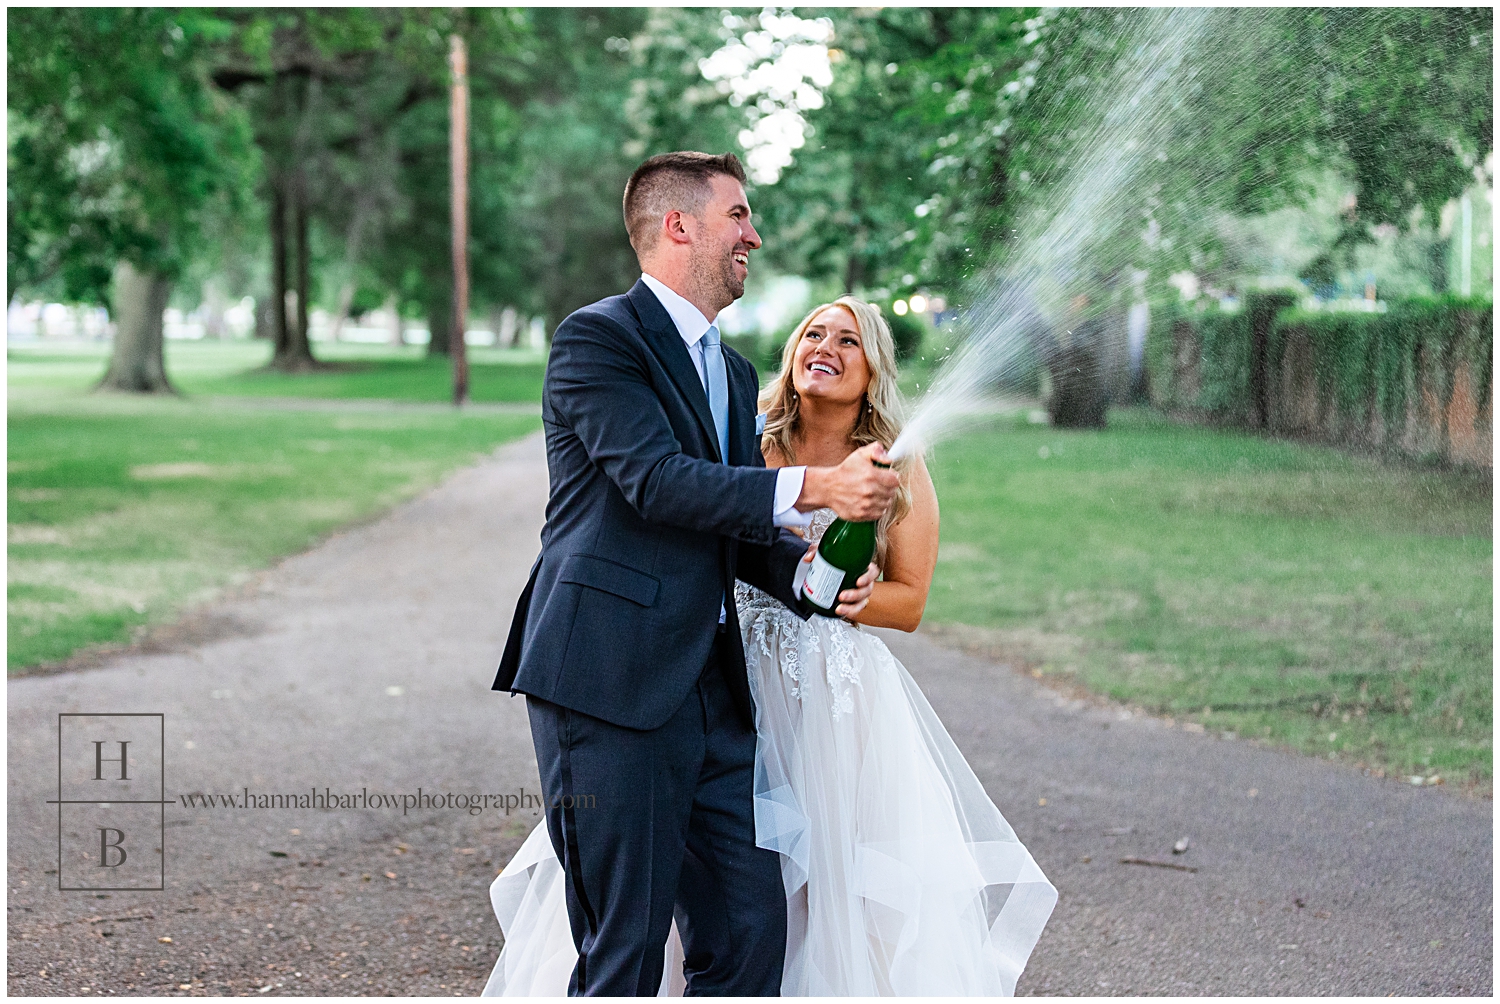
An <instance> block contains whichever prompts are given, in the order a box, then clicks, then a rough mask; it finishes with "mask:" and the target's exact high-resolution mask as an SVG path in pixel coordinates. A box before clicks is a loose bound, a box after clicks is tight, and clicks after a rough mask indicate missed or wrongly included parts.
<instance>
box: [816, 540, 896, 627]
mask: <svg viewBox="0 0 1500 1004" xmlns="http://www.w3.org/2000/svg"><path fill="white" fill-rule="evenodd" d="M817 553H818V545H817V544H812V545H810V546H809V547H808V549H807V553H806V554H804V555H803V556H802V563H803V564H809V563H811V561H812V560H813V555H815V554H817ZM879 577H880V569H879V568H876V567H875V563H874V562H873V561H872V562H870V567H869V568H867V569H865V574H863V575H861V576H860V577H859V578H858V579H855V580H854V588H853V589H845V590H844V591H843V592H841V593H839V604H838V606H836V607H834V608H833V612H834V613H836V614H838V615H839V616H840V617H842V618H844V620H846V621H850V622H851V623H852V622H853V620H854V618H856V617H858V616H859V613H860V611H861V610H863V609H864V608H865V605H866V604H868V603H869V602H870V594H871V593H873V592H874V591H875V580H876V579H877V578H879Z"/></svg>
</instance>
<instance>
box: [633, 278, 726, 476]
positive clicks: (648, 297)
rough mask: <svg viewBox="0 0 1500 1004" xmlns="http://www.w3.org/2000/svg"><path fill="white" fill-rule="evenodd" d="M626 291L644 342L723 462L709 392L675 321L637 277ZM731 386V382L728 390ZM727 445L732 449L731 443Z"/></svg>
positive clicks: (711, 449) (715, 454)
mask: <svg viewBox="0 0 1500 1004" xmlns="http://www.w3.org/2000/svg"><path fill="white" fill-rule="evenodd" d="M627 295H628V296H629V298H630V302H631V304H632V305H633V306H634V307H635V313H636V316H637V317H639V318H640V320H641V333H642V334H643V335H644V336H645V340H646V344H647V345H648V346H650V348H651V351H652V352H653V353H655V354H656V358H657V359H659V360H661V364H662V367H663V368H664V369H665V370H666V371H667V375H668V376H670V377H671V378H672V382H673V383H675V384H676V385H677V389H678V390H679V391H681V392H682V396H683V397H684V398H685V399H686V400H687V403H688V407H690V408H691V409H692V411H693V415H694V416H696V417H697V419H698V424H699V425H700V426H701V427H702V428H703V434H704V438H705V439H706V440H707V442H708V448H709V451H710V454H711V458H710V459H713V460H718V461H720V462H722V461H723V458H722V457H720V456H719V434H718V431H717V430H716V429H715V428H714V416H713V412H712V411H710V410H709V407H708V394H707V393H706V392H705V391H704V390H703V381H702V380H700V379H699V378H698V368H697V367H696V366H694V365H693V359H692V357H691V356H689V355H688V349H687V345H685V344H684V343H683V341H682V335H681V334H679V333H678V331H677V325H676V324H673V323H672V316H671V315H670V314H668V313H667V308H665V307H663V306H662V305H661V301H660V300H658V299H657V298H656V294H655V293H653V292H651V287H650V286H647V285H646V284H645V283H644V282H641V281H640V280H636V284H635V285H634V286H632V287H631V289H630V292H629V293H628V294H627ZM732 388H733V384H732V382H731V392H732ZM732 413H733V409H732V408H731V414H732ZM732 424H733V423H731V425H732ZM730 449H731V451H732V450H733V445H732V444H731V447H730Z"/></svg>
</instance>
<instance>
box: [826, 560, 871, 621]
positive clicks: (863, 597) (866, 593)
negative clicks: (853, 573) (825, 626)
mask: <svg viewBox="0 0 1500 1004" xmlns="http://www.w3.org/2000/svg"><path fill="white" fill-rule="evenodd" d="M879 577H880V569H878V568H876V567H875V563H874V562H873V561H872V562H870V567H869V568H867V569H865V574H863V575H861V576H860V577H859V578H858V579H855V580H854V588H853V589H845V590H844V591H843V592H842V593H839V605H838V606H836V607H834V608H833V612H834V613H836V614H838V615H839V616H840V617H842V618H844V620H846V621H849V622H850V623H851V624H852V623H853V622H854V618H856V617H858V616H859V614H860V611H862V610H864V608H865V606H866V604H868V603H869V602H870V594H871V593H873V592H874V591H875V580H876V579H877V578H879Z"/></svg>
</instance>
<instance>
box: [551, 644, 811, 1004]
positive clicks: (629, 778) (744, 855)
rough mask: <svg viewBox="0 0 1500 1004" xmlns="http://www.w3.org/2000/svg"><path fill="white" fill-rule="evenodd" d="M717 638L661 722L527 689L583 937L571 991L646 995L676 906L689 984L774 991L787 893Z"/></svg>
mask: <svg viewBox="0 0 1500 1004" xmlns="http://www.w3.org/2000/svg"><path fill="white" fill-rule="evenodd" d="M725 638H726V636H725V635H724V634H723V633H722V632H721V634H720V635H719V638H718V640H717V641H716V642H715V644H714V647H713V650H712V653H711V654H710V657H709V660H708V665H707V666H706V667H705V669H704V672H703V674H702V675H701V676H700V677H699V680H698V683H697V684H696V686H694V688H693V689H692V690H691V691H690V692H689V694H688V696H687V699H686V700H684V701H683V703H682V705H681V706H680V707H679V708H678V709H677V711H676V712H675V713H674V714H673V715H672V717H671V718H670V719H668V720H667V722H666V724H664V725H662V726H660V727H659V728H655V729H647V730H636V729H627V728H624V727H622V726H618V725H612V724H610V723H608V722H605V721H603V720H602V719H599V718H594V717H592V716H589V715H585V714H583V713H581V712H577V711H571V710H569V709H567V708H563V707H560V706H558V705H556V704H552V703H549V702H547V701H543V700H540V699H539V698H536V697H527V699H526V702H527V710H528V712H529V713H530V716H531V736H532V742H533V744H534V745H535V747H536V758H537V764H538V767H539V768H540V771H541V778H542V790H543V793H544V794H545V795H546V798H547V806H548V808H547V831H548V834H549V836H550V837H551V838H552V845H553V847H554V848H555V849H556V851H557V856H558V860H560V861H561V862H562V864H563V869H564V871H565V873H566V876H567V901H568V917H569V920H570V922H571V925H572V928H573V942H574V944H575V945H576V946H577V948H578V964H577V966H576V967H575V968H574V970H573V978H572V981H571V983H570V984H569V988H568V992H569V994H570V995H571V996H646V997H649V996H653V995H655V994H656V991H657V988H658V986H659V985H660V983H661V977H662V967H663V964H664V957H665V950H666V941H667V938H668V936H669V934H670V933H671V926H672V920H673V917H674V915H675V917H676V919H677V929H678V933H679V934H680V935H681V936H682V940H683V952H684V956H685V962H684V970H685V973H686V976H687V980H688V989H687V992H688V994H689V995H716V996H717V995H725V996H729V995H732V996H771V997H774V996H778V995H779V994H780V987H781V967H782V961H783V957H784V956H785V953H786V894H785V892H784V890H783V887H782V882H781V867H780V863H779V861H778V859H777V855H776V853H775V852H773V851H768V850H763V849H761V848H758V847H756V846H755V819H754V810H753V799H752V794H751V792H752V785H753V777H754V769H755V732H754V731H753V730H751V729H749V728H747V727H746V726H745V724H744V722H743V721H742V719H741V717H740V715H739V713H738V712H737V710H736V707H735V704H734V701H733V699H732V698H731V696H730V693H729V688H728V685H727V684H726V682H725V660H724V658H723V649H724V647H725Z"/></svg>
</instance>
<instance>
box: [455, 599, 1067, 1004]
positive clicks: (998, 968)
mask: <svg viewBox="0 0 1500 1004" xmlns="http://www.w3.org/2000/svg"><path fill="white" fill-rule="evenodd" d="M736 599H737V601H738V606H739V610H740V616H741V623H742V626H743V631H744V638H745V659H746V662H747V664H748V669H749V674H750V688H751V693H752V695H753V696H754V698H755V708H756V732H757V747H756V758H755V760H756V762H755V795H754V797H755V831H756V843H758V844H759V845H760V846H762V847H765V848H768V849H770V850H774V851H776V852H777V853H778V854H780V855H781V871H782V879H783V884H784V886H785V888H786V894H787V921H788V923H787V953H786V964H785V969H784V970H783V977H782V984H781V992H782V994H783V995H784V996H852V995H858V996H890V995H900V996H913V995H946V996H959V995H963V996H971V995H986V996H1000V995H1004V996H1010V995H1012V994H1014V993H1015V988H1016V980H1017V978H1018V977H1019V976H1020V975H1021V971H1022V969H1023V968H1024V967H1025V965H1026V960H1027V958H1028V957H1029V956H1030V954H1031V951H1032V949H1033V948H1034V947H1035V946H1036V942H1037V939H1038V938H1039V937H1040V936H1041V932H1042V928H1043V927H1044V926H1045V925H1046V923H1047V919H1048V917H1049V916H1050V915H1051V913H1052V908H1053V906H1054V905H1055V904H1056V902H1057V891H1056V890H1055V889H1054V888H1053V887H1052V884H1051V883H1050V882H1048V881H1047V878H1046V876H1045V875H1043V874H1042V871H1041V869H1040V868H1038V867H1037V864H1036V862H1035V861H1034V860H1033V859H1032V857H1031V854H1030V853H1029V852H1028V851H1027V850H1026V848H1025V847H1024V846H1023V845H1022V844H1021V842H1020V841H1019V840H1018V839H1017V838H1016V835H1015V832H1014V831H1013V830H1012V829H1011V827H1010V825H1009V824H1008V823H1007V822H1006V821H1005V817H1004V816H1002V815H1001V814H1000V810H999V809H997V808H996V807H995V804H994V803H993V802H992V801H990V798H989V796H988V795H987V794H986V793H985V791H984V787H983V786H982V785H981V784H980V783H979V779H978V778H976V777H975V776H974V772H973V771H972V770H971V769H970V768H969V765H968V763H967V762H965V760H964V758H963V755H962V754H960V753H959V751H958V747H957V746H955V745H954V743H953V740H952V739H951V738H949V736H948V733H947V731H946V730H945V729H944V728H943V726H942V723H941V722H940V721H938V718H937V715H936V714H935V713H934V712H933V710H932V707H931V705H929V704H928V703H927V699H926V698H925V697H923V696H922V692H921V690H919V689H918V688H917V685H916V683H915V681H913V680H912V678H911V675H910V674H909V673H907V671H906V668H905V667H904V666H902V665H901V663H900V662H899V661H898V660H897V659H896V658H895V657H894V656H893V655H891V653H890V650H889V649H887V648H886V646H885V644H884V643H883V642H881V641H880V639H879V638H877V637H875V636H874V635H872V634H869V633H868V632H865V631H863V630H861V629H859V628H857V627H854V626H852V625H849V624H847V623H845V622H843V621H841V620H835V619H831V618H825V617H813V618H810V619H809V620H807V621H802V620H800V619H799V618H797V617H795V616H794V615H792V614H791V613H790V612H789V611H788V610H787V609H786V608H785V607H783V606H782V605H781V604H780V603H779V602H778V601H776V600H774V599H772V598H770V597H769V596H766V595H765V594H764V593H761V592H759V591H758V590H755V589H753V588H751V587H749V586H746V585H743V584H741V585H740V586H739V587H738V589H737V596H736ZM563 881H564V879H563V872H562V867H561V865H560V864H559V863H558V861H557V857H556V855H555V854H554V853H553V850H552V845H551V843H550V841H549V840H548V837H547V832H546V825H545V823H543V824H542V825H539V826H538V827H537V828H536V829H535V830H533V831H532V834H531V836H530V837H529V838H528V839H527V841H526V843H525V844H524V845H523V846H522V848H521V850H520V851H519V852H517V854H516V856H515V857H514V858H513V859H512V860H511V862H510V863H509V864H508V865H507V866H506V868H505V870H504V871H503V872H501V874H500V875H499V877H497V878H496V879H495V881H494V883H493V884H492V885H491V887H490V901H491V903H492V905H493V906H494V909H495V916H496V918H497V919H498V920H499V921H500V926H501V928H502V929H503V931H504V933H505V938H506V943H505V948H504V950H503V951H502V952H501V954H500V959H499V961H498V962H497V963H496V965H495V970H494V972H493V974H492V975H491V976H490V981H489V984H488V985H487V986H486V987H485V994H486V995H505V996H558V995H561V994H564V993H566V991H567V985H568V979H569V977H570V975H571V973H572V970H573V965H574V963H575V962H576V961H577V954H576V950H575V949H574V947H573V941H572V935H571V932H570V929H569V926H568V918H567V911H566V906H565V902H564V895H563ZM681 958H682V956H681V949H680V946H679V945H678V943H677V935H676V930H675V928H674V929H673V932H672V936H671V944H670V945H669V947H668V953H667V965H666V972H665V974H664V976H663V980H662V987H661V992H662V994H663V995H665V994H669V993H673V992H675V993H681V992H682V976H681V971H682V969H681Z"/></svg>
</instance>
